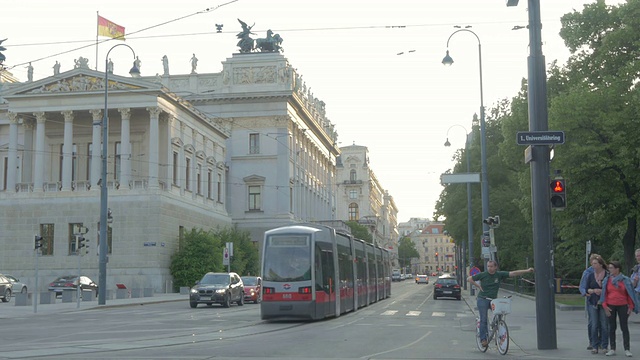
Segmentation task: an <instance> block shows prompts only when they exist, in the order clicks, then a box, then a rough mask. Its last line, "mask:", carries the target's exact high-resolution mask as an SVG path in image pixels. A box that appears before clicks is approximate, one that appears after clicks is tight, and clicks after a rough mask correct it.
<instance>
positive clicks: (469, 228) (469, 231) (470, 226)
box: [444, 124, 474, 296]
mask: <svg viewBox="0 0 640 360" xmlns="http://www.w3.org/2000/svg"><path fill="white" fill-rule="evenodd" d="M456 126H459V127H461V128H463V129H464V132H465V134H466V140H465V142H464V154H465V156H466V161H467V173H470V172H471V165H470V162H469V132H468V131H467V128H465V127H464V126H462V125H458V124H456V125H451V126H450V127H449V129H447V141H446V142H445V143H444V146H447V147H449V146H451V143H450V142H449V130H451V129H452V128H454V127H456ZM467 238H468V242H469V268H471V267H472V266H473V265H474V262H473V222H472V219H471V183H470V182H467ZM461 258H462V259H463V261H462V266H461V267H462V269H461V271H462V273H463V274H464V273H465V271H464V269H466V264H464V256H461ZM462 282H463V284H464V289H465V290H466V289H467V278H466V277H465V276H464V275H463V276H462ZM473 295H474V290H473V286H472V287H471V296H473Z"/></svg>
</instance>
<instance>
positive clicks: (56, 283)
mask: <svg viewBox="0 0 640 360" xmlns="http://www.w3.org/2000/svg"><path fill="white" fill-rule="evenodd" d="M78 279H79V280H78ZM78 283H80V290H81V291H93V292H95V294H96V296H97V295H98V284H96V283H95V282H93V280H91V279H90V278H89V277H88V276H80V277H78V276H77V275H66V276H60V277H59V278H57V279H55V280H53V281H52V282H51V283H50V284H49V291H53V292H55V293H56V296H58V295H60V296H62V292H63V291H69V290H76V291H77V289H78Z"/></svg>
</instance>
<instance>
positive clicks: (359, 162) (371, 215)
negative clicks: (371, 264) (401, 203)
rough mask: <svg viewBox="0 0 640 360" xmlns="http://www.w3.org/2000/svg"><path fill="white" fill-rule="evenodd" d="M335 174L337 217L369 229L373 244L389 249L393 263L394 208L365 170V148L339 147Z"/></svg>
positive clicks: (387, 196) (379, 185)
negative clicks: (355, 222)
mask: <svg viewBox="0 0 640 360" xmlns="http://www.w3.org/2000/svg"><path fill="white" fill-rule="evenodd" d="M336 174H337V177H336V178H337V186H336V216H337V218H338V219H340V220H344V221H357V222H359V223H360V224H362V225H365V226H367V227H369V228H370V230H371V233H372V235H373V238H374V241H375V243H376V244H377V245H379V246H382V247H384V248H386V249H389V250H391V251H392V252H393V254H394V259H395V261H394V263H395V262H397V248H398V229H397V224H398V208H397V207H396V204H395V202H394V201H393V197H392V196H391V195H389V192H388V191H386V190H384V188H383V186H382V184H381V183H380V182H379V181H378V179H377V177H376V176H375V173H374V171H373V170H372V169H371V168H370V167H369V150H368V148H367V147H366V146H361V145H355V144H354V145H350V146H343V147H340V156H339V157H338V158H337V165H336Z"/></svg>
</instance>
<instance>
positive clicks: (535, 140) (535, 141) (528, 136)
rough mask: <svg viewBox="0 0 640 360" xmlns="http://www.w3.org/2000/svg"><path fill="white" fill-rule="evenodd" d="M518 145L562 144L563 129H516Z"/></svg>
mask: <svg viewBox="0 0 640 360" xmlns="http://www.w3.org/2000/svg"><path fill="white" fill-rule="evenodd" d="M516 142H517V143H518V145H556V144H564V131H518V133H517V134H516Z"/></svg>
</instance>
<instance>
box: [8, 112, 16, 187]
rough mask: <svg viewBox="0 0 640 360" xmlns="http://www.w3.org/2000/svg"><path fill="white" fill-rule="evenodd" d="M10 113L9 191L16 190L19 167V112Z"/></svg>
mask: <svg viewBox="0 0 640 360" xmlns="http://www.w3.org/2000/svg"><path fill="white" fill-rule="evenodd" d="M8 115H9V154H8V155H9V159H8V161H7V167H8V169H7V183H6V184H5V187H6V191H7V192H15V191H16V178H17V176H16V175H17V174H16V169H17V167H18V114H16V113H13V112H10V113H8Z"/></svg>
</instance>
